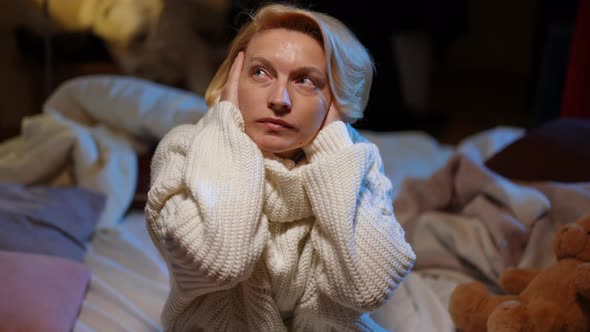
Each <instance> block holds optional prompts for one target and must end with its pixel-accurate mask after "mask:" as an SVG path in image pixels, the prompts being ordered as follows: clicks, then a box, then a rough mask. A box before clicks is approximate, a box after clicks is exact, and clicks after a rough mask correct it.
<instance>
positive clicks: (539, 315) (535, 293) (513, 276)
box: [449, 216, 590, 332]
mask: <svg viewBox="0 0 590 332" xmlns="http://www.w3.org/2000/svg"><path fill="white" fill-rule="evenodd" d="M553 250H554V252H555V256H556V258H557V261H556V262H555V263H554V264H552V265H550V266H548V267H547V268H545V269H542V270H532V269H509V270H507V271H505V272H504V273H502V275H501V276H500V280H499V283H500V287H501V288H502V289H503V290H504V291H505V292H506V295H494V294H491V293H490V292H489V291H488V289H487V288H486V286H484V285H483V284H482V283H479V282H473V283H468V284H463V285H459V286H458V287H457V288H455V290H454V291H453V293H452V294H451V298H450V300H449V312H450V314H451V318H452V319H453V321H454V323H455V326H456V327H457V329H459V330H460V331H463V332H483V331H489V332H493V331H519V332H520V331H522V332H525V331H527V332H528V331H544V332H558V331H559V332H569V331H572V332H573V331H590V263H589V262H590V216H587V217H585V218H582V219H580V220H578V221H577V222H576V223H571V224H568V225H565V226H563V227H562V228H561V229H560V230H559V231H558V232H557V234H556V236H555V240H554V244H553Z"/></svg>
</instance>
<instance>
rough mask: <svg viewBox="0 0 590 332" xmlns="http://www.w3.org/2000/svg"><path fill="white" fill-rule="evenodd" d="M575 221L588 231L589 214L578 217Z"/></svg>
mask: <svg viewBox="0 0 590 332" xmlns="http://www.w3.org/2000/svg"><path fill="white" fill-rule="evenodd" d="M576 223H577V224H578V225H580V226H582V227H584V228H585V229H586V230H587V231H589V232H590V215H587V216H584V217H582V218H580V219H578V221H576Z"/></svg>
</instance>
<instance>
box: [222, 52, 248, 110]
mask: <svg viewBox="0 0 590 332" xmlns="http://www.w3.org/2000/svg"><path fill="white" fill-rule="evenodd" d="M243 66H244V52H239V53H238V55H237V56H236V58H235V59H234V62H233V63H232V66H231V68H230V70H229V74H228V77H227V82H225V86H224V87H223V91H222V92H221V100H227V101H230V102H232V103H233V104H234V105H236V106H238V85H239V81H240V75H241V73H242V67H243Z"/></svg>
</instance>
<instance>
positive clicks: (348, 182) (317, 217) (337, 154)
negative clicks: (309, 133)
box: [146, 102, 415, 331]
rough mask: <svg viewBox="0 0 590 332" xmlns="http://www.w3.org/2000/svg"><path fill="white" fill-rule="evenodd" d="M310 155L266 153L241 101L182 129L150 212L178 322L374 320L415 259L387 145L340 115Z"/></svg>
mask: <svg viewBox="0 0 590 332" xmlns="http://www.w3.org/2000/svg"><path fill="white" fill-rule="evenodd" d="M304 151H305V156H306V158H305V159H306V160H304V161H302V162H300V163H298V164H297V165H296V164H295V163H294V162H293V161H290V160H284V159H280V158H278V157H273V156H270V155H263V154H262V152H261V151H260V149H258V147H257V146H256V144H255V143H254V142H253V141H252V140H251V139H250V138H249V137H248V136H247V135H246V134H245V132H244V123H243V119H242V117H241V114H240V112H239V110H238V109H237V108H236V107H235V106H234V105H233V104H231V103H229V102H221V103H219V104H217V105H216V106H215V107H213V108H212V109H211V110H210V111H209V112H208V113H207V114H206V115H205V117H204V118H203V119H202V120H201V121H199V123H197V124H196V125H183V126H180V127H177V128H175V129H173V130H172V131H171V132H170V133H169V134H167V135H166V137H165V138H164V139H163V140H162V141H161V143H160V145H159V146H158V148H157V151H156V153H155V156H154V159H153V164H152V187H151V189H150V191H149V194H148V204H147V207H146V216H147V222H148V229H149V232H150V235H151V236H152V240H153V241H154V243H155V245H156V246H157V247H158V249H159V251H160V253H161V254H162V255H163V257H164V259H165V260H166V261H167V263H168V268H169V270H170V279H171V281H170V287H171V290H170V294H169V297H168V300H167V302H166V305H165V308H164V312H163V313H162V321H163V324H164V327H165V328H166V330H169V331H196V330H203V329H204V330H206V331H247V330H250V331H285V330H289V331H291V330H293V331H326V330H334V331H370V330H375V329H378V327H377V326H376V324H375V323H374V322H372V321H371V319H370V318H369V316H368V315H367V314H366V313H367V312H369V311H372V310H374V309H376V308H378V307H379V306H381V305H382V304H383V303H384V302H385V301H387V300H388V299H389V297H390V296H391V295H392V293H393V291H394V289H395V288H396V287H397V286H398V285H399V283H400V282H401V281H402V279H403V278H404V277H405V276H406V275H407V274H408V272H409V270H410V269H411V267H412V265H413V262H414V260H415V256H414V253H413V251H412V249H411V247H410V246H409V245H408V243H407V242H406V241H405V239H404V232H403V229H402V228H401V226H400V225H399V223H398V222H397V220H396V219H395V217H394V215H393V211H392V195H391V194H392V192H391V191H392V190H391V183H390V181H389V180H388V179H387V178H386V177H385V175H384V174H383V169H382V168H383V166H382V162H381V158H380V156H379V151H378V149H377V147H376V146H375V145H374V144H371V143H369V142H367V141H366V140H364V139H363V138H362V137H361V136H360V135H359V134H358V133H357V132H356V131H355V130H354V129H353V128H352V127H350V126H348V125H346V124H344V123H343V122H334V123H333V124H331V125H329V126H327V127H326V128H324V129H322V130H321V131H320V133H319V134H318V135H317V137H316V138H315V139H314V141H313V142H312V143H311V144H309V145H308V146H307V147H305V148H304Z"/></svg>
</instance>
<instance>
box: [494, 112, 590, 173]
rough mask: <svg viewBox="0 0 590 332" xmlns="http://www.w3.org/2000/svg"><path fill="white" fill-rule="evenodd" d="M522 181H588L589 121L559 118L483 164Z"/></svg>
mask: <svg viewBox="0 0 590 332" xmlns="http://www.w3.org/2000/svg"><path fill="white" fill-rule="evenodd" d="M485 164H486V166H487V167H488V168H489V169H491V170H492V171H494V172H496V173H498V174H500V175H502V176H504V177H507V178H510V179H513V180H522V181H558V182H585V181H590V120H588V119H576V118H562V119H557V120H553V121H550V122H547V123H546V124H544V125H543V126H541V127H538V128H536V129H533V130H531V131H529V132H528V133H527V134H525V135H524V136H523V137H521V138H520V139H518V140H516V141H515V142H513V143H512V144H510V145H508V146H507V147H506V148H504V149H503V150H501V151H500V152H498V153H497V154H496V155H494V156H492V157H491V158H490V159H489V160H488V161H486V163H485Z"/></svg>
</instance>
